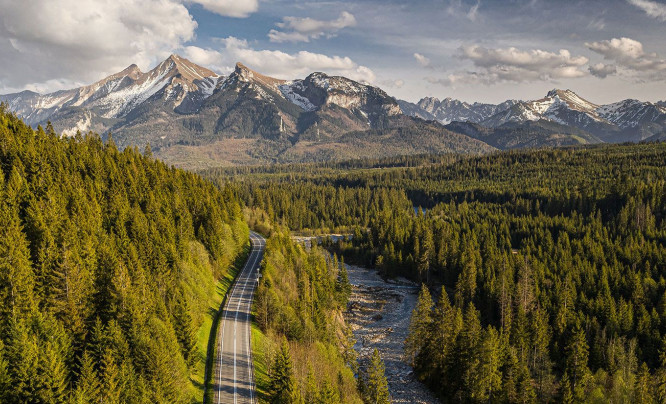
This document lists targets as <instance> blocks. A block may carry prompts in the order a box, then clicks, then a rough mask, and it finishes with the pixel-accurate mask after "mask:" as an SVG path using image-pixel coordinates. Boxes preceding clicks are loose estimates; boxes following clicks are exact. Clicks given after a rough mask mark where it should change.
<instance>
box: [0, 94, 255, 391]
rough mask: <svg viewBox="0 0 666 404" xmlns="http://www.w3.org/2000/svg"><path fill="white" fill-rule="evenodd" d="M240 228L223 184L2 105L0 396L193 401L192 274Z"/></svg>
mask: <svg viewBox="0 0 666 404" xmlns="http://www.w3.org/2000/svg"><path fill="white" fill-rule="evenodd" d="M147 154H148V155H149V154H150V153H149V152H147ZM246 240H247V227H246V225H245V224H244V223H243V217H242V213H241V209H240V202H239V201H238V200H237V198H236V197H235V196H234V195H233V193H232V192H231V190H229V189H226V190H222V191H219V190H218V189H217V188H215V187H214V186H213V184H211V183H208V182H206V181H204V180H202V179H201V178H200V177H198V176H197V175H194V174H191V173H187V172H184V171H182V170H176V169H174V168H170V167H168V166H166V165H165V164H163V163H160V162H157V161H155V160H153V159H151V158H149V157H144V156H142V155H141V154H140V153H139V152H138V151H137V150H135V149H126V150H125V151H123V152H120V151H118V150H117V149H116V147H115V145H114V144H113V141H112V140H109V142H107V143H103V142H102V141H101V140H100V138H99V137H98V136H96V135H93V134H88V135H85V136H82V135H80V134H79V135H77V136H75V137H73V138H67V139H59V138H58V137H57V136H56V135H55V134H54V133H53V131H52V129H49V128H47V131H46V132H45V131H43V130H42V129H41V128H40V129H38V130H37V131H33V130H32V129H31V128H30V127H28V126H26V125H25V124H23V122H21V121H20V120H19V119H17V118H16V117H15V116H13V115H11V114H8V113H6V112H5V110H4V107H1V108H0V348H1V349H0V401H2V402H45V403H46V402H49V403H59V402H69V401H72V402H94V401H99V400H101V401H103V402H105V403H115V402H136V403H140V402H150V403H155V402H170V403H172V402H174V403H175V402H190V400H191V399H192V388H191V383H190V380H189V372H190V369H188V365H189V366H191V365H193V364H194V363H195V361H196V360H198V359H197V358H194V357H193V355H192V350H193V344H194V342H195V335H194V330H196V329H197V328H198V326H199V324H200V323H201V321H202V316H203V314H196V313H199V311H201V310H203V309H204V308H205V307H206V305H207V303H206V299H207V298H208V293H209V292H208V289H207V288H206V287H204V286H202V285H205V284H209V285H211V287H214V286H213V285H214V280H215V278H216V277H217V276H220V275H222V271H223V268H226V266H227V264H228V263H229V262H231V260H233V258H234V257H235V255H236V253H237V252H238V251H239V250H240V248H241V246H242V244H244V243H245V242H246ZM202 305H204V307H203V308H202V307H201V306H202Z"/></svg>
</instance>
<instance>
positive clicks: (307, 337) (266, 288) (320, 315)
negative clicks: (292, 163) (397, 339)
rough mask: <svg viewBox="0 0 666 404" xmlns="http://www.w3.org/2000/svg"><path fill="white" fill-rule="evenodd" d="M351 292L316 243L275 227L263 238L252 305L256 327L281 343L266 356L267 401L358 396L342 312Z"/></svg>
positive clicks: (316, 400) (350, 340) (330, 400)
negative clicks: (299, 240) (308, 244)
mask: <svg viewBox="0 0 666 404" xmlns="http://www.w3.org/2000/svg"><path fill="white" fill-rule="evenodd" d="M350 293H351V285H350V284H349V280H348V279H347V274H346V271H345V270H344V266H343V265H342V264H341V263H340V262H339V261H338V259H337V257H335V256H330V255H328V254H327V253H326V252H325V251H324V250H322V249H321V248H318V247H317V246H316V245H315V246H313V247H312V248H307V249H306V248H305V247H304V246H303V245H301V244H297V243H295V242H294V241H292V240H291V239H290V237H289V236H288V233H284V232H280V231H275V232H274V233H273V234H272V235H271V236H270V237H269V238H268V240H267V241H266V251H265V255H264V259H263V261H262V277H261V280H260V282H259V286H258V288H257V292H256V297H255V304H254V308H255V309H254V310H255V313H256V320H257V323H258V324H259V327H260V328H261V330H262V331H263V332H264V333H265V334H266V335H267V337H268V338H270V339H272V340H273V341H274V342H273V344H275V345H277V344H280V347H279V348H278V349H276V350H277V351H278V352H277V353H276V354H275V357H274V358H273V359H272V360H271V359H270V358H268V360H267V361H269V363H268V365H269V366H267V367H268V368H269V376H270V385H271V386H270V387H269V388H268V390H269V391H268V395H269V397H268V400H269V401H271V402H280V403H283V402H284V403H300V402H304V403H305V402H306V403H317V404H319V403H335V402H345V403H359V402H360V401H361V400H360V397H359V395H358V391H357V389H356V381H355V379H354V373H353V372H354V371H355V370H356V367H357V366H356V355H355V351H354V350H353V345H354V340H353V336H352V335H351V331H350V330H349V328H348V327H347V325H346V324H345V322H344V319H343V317H342V310H344V309H345V308H346V307H347V299H348V298H349V295H350ZM268 338H267V339H268ZM276 339H277V341H276ZM290 347H291V348H292V349H291V350H290ZM267 350H268V351H272V349H267ZM290 351H291V352H290ZM313 369H316V372H315V371H314V370H313ZM306 374H307V377H305V376H306ZM331 380H335V381H336V383H335V384H333V383H331Z"/></svg>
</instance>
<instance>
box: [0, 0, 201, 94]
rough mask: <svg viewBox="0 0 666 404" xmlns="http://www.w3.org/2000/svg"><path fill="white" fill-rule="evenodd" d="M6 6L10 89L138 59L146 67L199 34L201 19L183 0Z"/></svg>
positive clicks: (2, 31)
mask: <svg viewBox="0 0 666 404" xmlns="http://www.w3.org/2000/svg"><path fill="white" fill-rule="evenodd" d="M0 9H1V10H2V13H0V55H2V57H1V58H0V89H3V90H4V89H8V88H13V89H18V88H24V87H25V86H26V85H28V84H30V83H33V84H32V86H33V87H35V88H49V90H52V89H56V88H58V87H59V86H58V85H55V84H56V83H62V82H67V81H83V82H91V81H94V80H97V79H99V78H100V77H102V76H103V75H104V74H110V73H114V72H117V71H119V70H121V69H123V68H125V67H127V66H128V65H130V64H131V63H137V64H139V65H140V66H141V67H142V68H147V67H148V66H150V65H151V64H152V63H154V62H156V61H157V60H159V59H163V58H165V57H166V56H168V55H169V53H171V52H172V51H173V50H174V49H177V48H179V47H180V46H182V44H183V43H185V42H186V41H188V40H191V39H193V38H194V34H195V29H196V27H197V23H196V22H195V21H194V19H193V18H192V16H191V15H190V14H189V12H188V10H187V8H185V6H184V5H183V4H182V3H181V2H180V1H177V0H123V1H106V0H87V1H79V0H61V1H57V2H55V1H51V0H32V1H14V0H0ZM34 83H37V84H34ZM39 83H43V85H42V84H39ZM49 83H50V84H52V86H49Z"/></svg>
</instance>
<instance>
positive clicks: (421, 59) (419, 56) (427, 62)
mask: <svg viewBox="0 0 666 404" xmlns="http://www.w3.org/2000/svg"><path fill="white" fill-rule="evenodd" d="M414 59H416V62H417V63H418V64H420V65H421V66H423V67H428V66H430V59H428V58H427V57H425V56H424V55H422V54H420V53H415V54H414Z"/></svg>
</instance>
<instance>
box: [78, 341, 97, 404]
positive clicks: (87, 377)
mask: <svg viewBox="0 0 666 404" xmlns="http://www.w3.org/2000/svg"><path fill="white" fill-rule="evenodd" d="M78 376H79V380H78V382H77V384H76V392H75V401H76V402H77V403H86V402H92V403H96V402H99V401H100V399H101V398H100V389H101V385H100V380H99V376H98V375H97V371H96V370H95V365H94V362H93V359H92V357H91V355H90V354H89V353H88V352H87V351H86V352H84V353H83V356H82V357H81V365H80V370H79V374H78Z"/></svg>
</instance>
